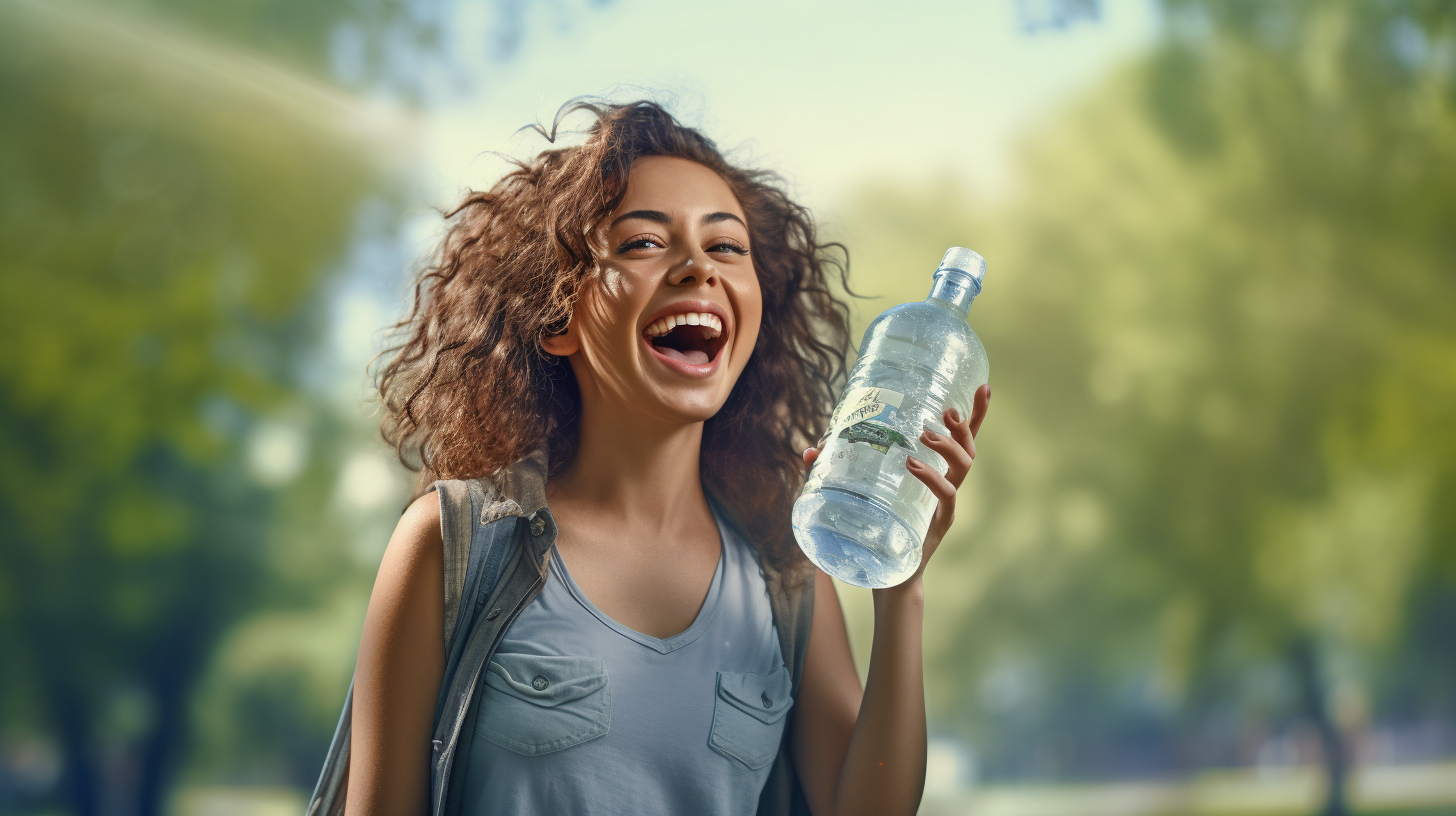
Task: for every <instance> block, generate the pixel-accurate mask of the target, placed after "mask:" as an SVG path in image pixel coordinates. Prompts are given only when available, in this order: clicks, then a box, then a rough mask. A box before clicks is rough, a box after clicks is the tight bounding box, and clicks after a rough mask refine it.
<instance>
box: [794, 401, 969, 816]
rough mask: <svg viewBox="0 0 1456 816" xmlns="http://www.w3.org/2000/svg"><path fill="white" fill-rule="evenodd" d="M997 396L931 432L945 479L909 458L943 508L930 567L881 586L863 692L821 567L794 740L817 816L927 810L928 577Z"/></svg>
mask: <svg viewBox="0 0 1456 816" xmlns="http://www.w3.org/2000/svg"><path fill="white" fill-rule="evenodd" d="M990 401H991V390H990V388H989V387H988V386H982V387H981V389H980V390H978V391H977V392H976V397H975V404H974V406H973V408H972V411H971V416H969V417H961V416H959V415H953V414H952V413H951V412H947V414H946V416H945V420H946V427H947V428H948V429H949V430H950V432H951V435H950V436H949V437H945V436H939V437H937V436H930V435H922V436H921V439H922V440H923V441H924V442H925V444H926V445H928V446H930V447H932V448H934V449H935V451H936V452H938V453H940V454H941V456H943V457H945V459H946V461H947V463H948V464H949V468H948V470H947V472H946V474H945V475H943V476H942V475H941V474H939V473H936V472H935V471H934V470H932V469H931V468H929V467H928V466H924V465H917V464H915V462H916V460H913V459H912V460H908V461H907V467H908V468H909V469H910V472H911V473H912V474H914V475H915V477H916V478H918V479H920V480H921V481H922V482H924V483H925V484H926V485H927V486H928V487H929V488H930V490H931V492H932V493H934V494H935V496H936V498H937V499H939V504H938V505H937V507H936V511H935V516H934V518H933V519H932V520H931V524H930V530H929V532H927V533H926V536H925V548H924V551H923V555H922V557H921V560H920V568H919V569H918V570H916V572H915V574H914V575H912V576H911V577H910V579H909V580H907V581H906V582H905V583H903V584H900V585H899V586H895V587H890V588H888V589H877V590H875V591H874V599H875V636H874V644H873V646H872V647H871V650H870V670H869V677H868V679H867V681H866V683H865V688H864V692H863V695H860V694H859V679H858V677H857V675H855V672H854V662H853V660H852V659H851V655H850V651H849V637H848V634H847V632H846V630H845V626H844V613H843V612H842V611H841V610H840V608H839V602H838V598H837V595H836V593H835V591H834V582H833V581H831V580H830V579H829V577H828V576H827V575H825V574H823V573H822V572H819V571H817V570H816V571H815V577H814V580H815V582H816V583H815V587H814V592H815V594H814V623H813V627H812V628H811V630H810V632H809V650H808V653H807V654H806V655H805V657H804V677H803V681H802V684H801V687H800V693H799V699H798V701H797V702H796V705H797V706H798V712H797V714H796V715H795V717H794V726H793V727H794V733H793V735H792V737H791V747H792V750H793V752H794V766H795V768H797V769H798V773H799V778H800V780H801V781H802V782H803V785H804V794H805V797H806V798H807V799H808V801H809V809H810V810H812V811H813V812H814V815H815V816H853V815H854V814H875V816H895V814H904V816H912V814H914V813H915V812H916V810H918V809H919V807H920V797H921V794H922V793H923V792H924V788H925V753H926V728H925V681H924V674H923V669H924V667H923V659H922V654H921V630H922V625H923V623H924V618H925V614H924V612H925V589H924V587H925V585H924V583H923V577H924V575H925V566H926V564H927V563H928V562H929V561H930V556H931V555H933V554H934V552H935V550H936V548H937V547H939V546H940V541H941V539H942V538H943V537H944V536H945V533H946V530H948V529H949V528H950V524H951V522H952V520H953V519H954V518H955V492H956V489H957V488H958V487H959V486H960V484H961V481H962V480H964V479H965V476H966V472H967V471H969V470H970V467H971V462H972V461H973V460H974V459H975V455H976V446H975V434H976V433H977V432H978V431H979V430H980V427H981V422H982V421H983V420H984V419H985V417H986V411H987V409H988V408H989V406H990ZM816 455H817V451H814V450H813V449H810V450H808V451H805V454H804V459H805V461H806V462H813V460H814V458H815V456H816Z"/></svg>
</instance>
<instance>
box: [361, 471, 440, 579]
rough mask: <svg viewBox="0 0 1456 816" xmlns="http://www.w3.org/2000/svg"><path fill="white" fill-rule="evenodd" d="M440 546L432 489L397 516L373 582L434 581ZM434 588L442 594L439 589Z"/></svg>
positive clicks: (437, 506) (436, 502) (437, 510)
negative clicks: (396, 522)
mask: <svg viewBox="0 0 1456 816" xmlns="http://www.w3.org/2000/svg"><path fill="white" fill-rule="evenodd" d="M441 545H442V539H441V535H440V500H439V497H438V496H437V495H435V494H434V493H433V492H431V493H426V494H425V495H423V496H420V497H419V498H417V499H415V500H414V501H413V502H410V506H409V507H407V508H406V509H405V511H404V513H403V514H402V515H401V516H400V518H399V524H397V525H396V526H395V528H394V535H392V536H390V538H389V546H387V547H386V548H385V550H384V559H383V560H382V561H381V562H380V564H379V577H378V578H377V579H376V580H375V583H376V585H379V584H385V585H390V584H393V585H400V584H420V583H425V584H429V585H433V584H434V583H437V582H438V581H439V580H440V578H439V576H440V573H441V571H442V570H443V568H444V561H445V556H444V551H443V547H442V546H441ZM400 588H404V587H400ZM416 588H417V589H418V590H426V589H427V588H428V587H426V586H419V587H416ZM436 591H437V592H438V593H441V594H443V588H441V589H439V590H436Z"/></svg>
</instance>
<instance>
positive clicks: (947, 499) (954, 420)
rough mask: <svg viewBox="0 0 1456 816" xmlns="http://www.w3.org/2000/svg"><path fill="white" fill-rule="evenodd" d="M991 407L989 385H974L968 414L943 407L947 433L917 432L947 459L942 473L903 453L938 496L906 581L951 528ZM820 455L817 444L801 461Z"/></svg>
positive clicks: (907, 464) (914, 577)
mask: <svg viewBox="0 0 1456 816" xmlns="http://www.w3.org/2000/svg"><path fill="white" fill-rule="evenodd" d="M990 407H991V386H990V385H989V384H988V385H983V386H981V387H980V388H977V389H976V394H975V397H974V399H973V400H972V402H971V415H970V416H966V417H963V416H961V415H960V412H958V411H956V409H954V408H947V409H945V413H944V414H943V416H942V419H943V420H944V421H945V427H946V429H947V430H948V431H950V435H949V436H946V435H943V434H938V433H935V432H934V431H931V430H930V429H928V428H927V429H926V430H925V431H924V432H922V433H921V434H920V441H921V443H923V444H924V445H925V446H926V447H928V448H930V449H931V450H933V451H935V452H936V453H938V454H940V456H941V458H943V459H945V461H946V465H947V468H946V472H945V475H941V474H940V473H938V472H936V470H935V469H934V468H932V467H930V466H929V465H927V464H926V463H924V462H922V461H921V460H919V459H916V458H914V457H906V459H905V467H906V469H907V470H909V471H910V473H911V474H913V475H914V476H915V478H917V479H919V480H920V481H922V482H924V483H925V486H926V487H928V488H930V492H931V493H933V494H935V497H936V498H937V499H939V500H940V501H939V504H937V505H936V508H935V515H934V516H931V518H930V529H928V530H926V532H925V543H924V545H923V548H922V549H921V555H920V568H919V569H917V570H916V571H915V574H914V575H912V576H910V578H909V580H907V581H906V582H905V583H906V584H913V583H918V582H919V581H920V578H921V576H923V575H924V574H925V565H926V563H927V562H929V561H930V556H932V555H934V554H935V551H936V549H938V548H939V547H940V542H941V539H943V538H944V537H945V533H946V531H947V530H949V529H950V525H951V522H953V521H955V503H956V491H957V490H958V489H959V488H960V486H961V482H963V481H965V478H966V474H967V473H969V472H970V470H971V465H972V464H973V463H974V462H975V461H976V434H977V433H979V432H980V430H981V423H982V422H984V421H985V420H986V412H987V411H988V410H989V409H990ZM818 456H819V449H818V448H809V449H808V450H806V451H804V464H805V465H812V464H813V463H814V460H815V459H817V458H818Z"/></svg>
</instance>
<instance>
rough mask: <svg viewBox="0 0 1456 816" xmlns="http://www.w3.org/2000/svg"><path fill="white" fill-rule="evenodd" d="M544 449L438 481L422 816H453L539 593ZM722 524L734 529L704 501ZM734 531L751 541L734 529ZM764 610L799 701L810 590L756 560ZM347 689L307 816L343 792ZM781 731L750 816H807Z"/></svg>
mask: <svg viewBox="0 0 1456 816" xmlns="http://www.w3.org/2000/svg"><path fill="white" fill-rule="evenodd" d="M546 462H547V455H546V450H545V449H544V448H538V449H537V450H535V451H533V452H532V453H531V454H530V455H528V456H527V457H525V458H524V459H522V460H521V461H519V462H517V463H516V464H515V465H513V466H512V467H510V468H508V469H507V470H506V471H504V472H503V473H502V474H501V475H500V476H499V477H498V478H496V479H494V480H491V481H485V480H479V479H471V480H468V481H460V480H446V481H438V482H435V484H434V485H433V486H432V487H431V489H432V490H435V491H437V492H438V493H439V495H440V533H441V537H442V539H443V542H444V556H445V576H444V577H445V631H444V638H445V654H446V663H445V674H444V679H443V682H442V683H441V688H440V696H439V699H438V701H437V703H436V705H435V728H434V734H433V738H432V740H431V744H430V812H431V816H458V814H459V810H460V800H461V796H460V794H461V791H462V790H463V787H464V785H463V782H464V780H463V776H464V775H463V774H454V773H452V771H453V770H454V769H455V768H456V767H457V765H458V766H459V767H461V768H463V767H464V761H465V757H464V756H462V754H463V753H464V752H466V751H468V750H469V746H470V743H471V738H472V736H473V733H472V732H473V728H474V724H475V720H476V717H475V707H476V705H477V704H478V702H479V697H480V694H479V692H480V687H481V685H482V684H483V683H484V680H483V677H482V674H483V668H484V666H485V665H486V663H487V662H488V661H489V660H490V657H491V655H493V654H494V652H495V649H496V646H497V645H498V644H499V643H500V640H501V636H502V635H503V634H504V632H505V630H506V628H507V627H509V626H510V624H511V621H513V620H514V619H515V617H516V615H517V614H519V613H520V611H521V610H522V609H524V608H525V606H526V604H527V603H529V602H530V601H531V599H532V598H534V597H535V595H536V593H537V592H539V591H540V589H541V587H542V585H543V583H544V577H545V574H546V573H545V560H546V557H547V555H548V554H549V553H550V551H551V547H552V545H553V544H554V543H555V541H556V522H555V520H554V519H553V518H552V516H551V511H550V509H549V508H548V507H547V506H546ZM708 500H709V501H710V502H713V504H714V507H715V509H717V510H718V511H719V512H720V513H721V514H722V515H723V516H724V518H726V519H728V520H729V522H730V523H733V521H732V516H731V515H730V514H728V513H727V512H726V509H725V508H724V507H723V506H722V504H721V502H718V501H717V500H716V499H715V498H714V497H713V496H712V494H711V492H710V493H709V494H708ZM735 529H736V532H737V533H738V534H739V535H740V536H744V538H745V540H750V541H751V539H748V538H747V537H746V535H745V534H744V533H743V531H742V529H741V527H739V526H738V525H736V524H735ZM759 566H760V567H761V568H762V569H763V572H764V580H765V582H766V583H767V586H768V592H769V602H770V606H771V607H772V609H773V618H774V628H775V630H776V631H777V633H778V637H779V645H780V648H781V650H782V652H783V658H784V665H785V666H786V667H788V669H789V672H790V676H791V695H792V696H793V698H794V699H798V695H799V682H800V679H801V677H802V675H803V667H804V655H805V653H806V652H807V651H808V647H809V632H810V627H811V625H812V621H813V610H814V583H813V581H812V580H801V581H793V580H790V576H785V575H783V574H781V573H780V572H778V571H777V570H775V569H774V568H773V566H772V565H771V564H769V563H768V562H765V561H763V560H762V559H760V564H759ZM352 704H353V684H352V683H350V686H349V693H348V696H346V697H345V699H344V710H343V714H342V715H341V716H340V718H339V726H338V728H337V729H336V730H335V732H334V738H333V741H332V743H331V744H330V746H329V752H328V755H327V757H326V759H325V760H324V767H323V771H322V773H321V774H320V775H319V781H318V785H317V786H316V787H315V788H314V792H313V796H311V797H310V798H309V807H308V811H307V816H343V813H344V795H345V791H346V789H347V785H348V773H349V739H350V715H351V711H352V707H353V705H352ZM797 708H798V707H797V706H794V707H793V708H791V709H790V711H789V714H788V717H789V718H790V727H787V728H785V729H784V736H783V739H782V740H781V742H780V744H779V749H778V754H777V756H776V757H775V758H774V760H773V769H772V770H771V771H770V773H769V777H768V780H767V782H766V783H765V784H764V788H763V792H762V794H761V796H760V797H759V803H758V811H757V812H758V816H809V806H808V803H807V801H806V800H805V798H804V792H803V789H802V787H801V786H800V784H799V779H798V775H797V774H796V773H795V772H794V768H793V763H792V760H791V758H790V756H789V734H790V732H791V730H792V718H793V716H794V714H793V712H794V711H795V710H796V709H797Z"/></svg>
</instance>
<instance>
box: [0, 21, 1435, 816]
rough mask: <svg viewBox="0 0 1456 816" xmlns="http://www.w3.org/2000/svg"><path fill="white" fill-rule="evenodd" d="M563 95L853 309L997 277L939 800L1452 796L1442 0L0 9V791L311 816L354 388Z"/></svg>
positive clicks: (1288, 809)
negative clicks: (452, 235)
mask: <svg viewBox="0 0 1456 816" xmlns="http://www.w3.org/2000/svg"><path fill="white" fill-rule="evenodd" d="M581 94H606V95H608V96H609V97H611V98H613V99H619V100H625V99H629V98H635V97H638V96H647V97H650V98H654V99H657V100H659V101H661V102H663V103H665V104H667V105H668V106H669V108H670V109H672V110H673V111H675V112H676V113H677V114H678V115H679V116H680V117H681V118H682V119H683V120H684V121H685V122H686V123H688V124H691V125H695V126H699V127H702V128H703V129H705V131H706V132H707V133H708V134H709V135H710V136H712V137H713V138H715V139H717V140H718V142H719V143H720V144H721V145H722V146H724V147H726V148H729V149H730V150H732V151H733V155H734V156H735V157H736V158H737V159H739V160H742V161H746V162H749V163H751V164H754V165H756V166H760V167H765V168H770V169H773V170H776V171H778V172H779V173H780V174H781V175H782V176H783V177H784V179H785V183H786V184H787V186H788V188H789V189H790V190H791V191H792V192H793V194H794V195H796V196H797V197H799V198H800V199H801V200H802V201H803V202H804V203H806V204H808V205H809V206H810V207H812V208H813V209H814V211H815V213H816V215H817V217H818V218H819V220H820V221H821V223H822V224H823V226H824V230H825V233H826V234H827V235H829V236H830V237H832V238H834V239H836V240H839V241H842V242H843V243H844V244H845V245H846V247H847V248H848V252H849V258H850V280H851V284H852V286H853V287H854V288H855V289H856V290H858V291H859V292H861V293H864V294H865V295H867V296H868V297H867V298H866V299H864V300H860V301H856V303H855V310H856V311H855V320H856V329H855V333H856V337H857V336H858V334H859V332H860V331H862V329H863V327H864V325H865V324H866V323H867V322H868V321H869V320H870V319H871V318H872V317H873V316H874V315H875V314H877V313H878V312H879V311H880V310H882V309H883V308H885V307H887V306H889V305H891V304H894V303H897V302H902V301H905V300H918V299H921V298H923V297H924V296H925V293H926V291H927V290H928V285H929V273H930V272H931V271H932V270H933V269H934V265H935V262H936V261H937V259H938V258H939V255H940V253H941V252H942V251H944V249H945V248H946V247H948V246H951V245H966V246H970V247H973V248H975V249H977V250H978V251H980V252H981V253H982V254H983V255H985V256H986V257H987V258H988V259H989V263H990V271H989V274H988V276H987V279H986V287H985V291H984V293H983V294H982V295H981V296H980V298H979V299H978V301H977V303H976V305H975V307H974V308H973V310H972V323H973V325H974V326H975V327H976V329H977V331H978V332H979V334H980V336H981V337H982V339H983V341H984V343H985V345H986V348H987V350H988V352H989V355H990V359H991V362H992V368H991V371H992V375H991V379H992V382H993V384H994V387H995V394H996V397H995V410H994V411H993V412H992V414H991V416H990V419H989V421H988V422H987V424H986V426H985V429H984V431H983V436H982V439H981V441H980V443H979V452H980V459H979V462H978V464H977V467H976V469H975V470H974V472H973V473H972V475H971V477H970V478H969V480H968V481H967V484H966V486H965V487H964V488H963V490H962V494H963V499H962V502H961V507H962V509H961V511H960V515H959V519H958V521H957V524H956V527H955V528H954V529H953V531H952V533H951V535H950V537H949V539H948V540H947V542H946V545H945V546H944V548H943V549H942V550H941V554H940V555H939V556H938V557H937V558H936V561H935V564H934V565H933V569H932V570H931V571H930V574H929V575H928V577H927V625H926V639H927V644H926V645H927V660H928V668H929V671H928V677H927V683H928V687H929V705H930V707H931V712H930V714H931V720H930V723H931V732H932V748H931V767H930V773H929V779H928V781H927V796H926V803H925V806H924V810H925V812H926V813H933V814H952V813H957V814H971V813H974V814H996V815H997V816H1060V814H1068V816H1070V815H1071V814H1077V815H1078V816H1089V815H1090V816H1099V814H1108V815H1109V816H1110V815H1111V814H1124V815H1126V816H1135V815H1138V814H1147V816H1175V814H1194V813H1207V814H1215V813H1220V814H1221V813H1230V814H1232V813H1249V814H1255V813H1257V814H1269V816H1273V814H1296V813H1314V812H1325V813H1330V814H1336V813H1341V812H1358V813H1376V812H1379V813H1385V814H1393V813H1399V814H1418V813H1419V814H1436V813H1456V495H1453V494H1456V447H1453V443H1456V428H1453V421H1452V420H1453V418H1456V412H1453V408H1456V4H1453V3H1451V2H1446V1H1445V0H1378V1H1377V0H1370V2H1357V0H1324V1H1323V2H1315V1H1314V0H1289V1H1288V2H1282V3H1262V2H1254V1H1253V0H1238V1H1234V0H1227V1H1225V2H1219V1H1218V0H1162V1H1161V2H1153V0H1100V2H1099V0H978V1H977V2H963V3H944V4H939V3H901V4H892V5H886V4H883V3H868V2H848V1H846V2H836V3H829V2H815V3H808V2H806V3H771V2H767V0H745V1H744V2H738V3H727V4H693V3H681V2H676V3H674V2H668V1H667V0H604V1H602V2H595V1H594V0H551V2H539V3H532V2H528V0H485V2H467V0H313V2H309V3H296V2H292V1H291V0H237V1H236V2H227V3H217V2H211V0H115V2H108V3H93V2H82V0H0V352H3V353H0V813H6V814H11V813H13V814H74V815H75V816H154V814H164V813H167V814H176V816H194V815H197V816H200V815H201V814H217V815H218V816H242V815H243V814H275V813H277V814H284V813H300V812H302V807H303V803H304V798H305V797H306V795H307V791H308V790H309V789H310V788H311V787H312V785H313V782H314V781H315V778H316V775H317V772H318V769H319V766H320V763H321V761H322V758H323V753H324V749H325V747H326V745H327V743H328V740H329V738H330V736H331V734H332V731H333V727H334V724H335V722H336V720H337V716H338V712H339V708H340V705H341V703H342V701H343V695H344V691H345V688H346V686H347V684H348V681H349V676H350V673H351V671H352V667H353V661H354V656H355V650H356V647H357V642H358V636H359V631H360V626H361V621H362V616H363V612H364V608H365V604H366V601H367V597H368V592H369V587H370V585H371V581H372V579H373V575H374V571H375V569H376V567H377V564H378V560H379V557H380V555H381V553H382V551H383V547H384V544H385V542H386V540H387V538H388V535H389V532H390V530H391V529H392V527H393V522H394V520H395V518H396V517H397V514H398V511H399V509H400V507H401V506H402V503H403V502H404V501H405V499H406V498H407V494H408V489H409V478H408V474H407V473H406V472H405V471H404V470H403V469H402V468H401V467H400V466H399V465H398V464H397V463H395V462H394V460H393V459H392V457H391V455H390V453H389V451H388V450H387V449H386V448H385V447H384V446H383V445H382V443H380V442H379V441H378V435H377V419H378V417H377V406H376V405H375V404H374V403H373V402H371V401H370V391H369V387H368V378H367V376H366V365H367V364H368V362H369V360H370V358H371V356H372V355H373V354H374V353H375V352H377V351H378V350H379V349H380V348H382V344H383V342H384V341H383V335H382V334H381V331H380V330H381V329H382V328H383V327H384V326H386V325H387V324H388V323H389V322H391V321H392V320H393V319H394V318H395V317H396V316H397V315H399V314H400V312H401V310H402V308H403V307H404V304H405V297H406V292H407V282H408V278H409V275H410V273H411V272H412V270H413V269H414V268H416V264H417V263H418V262H419V260H420V259H421V258H423V257H424V256H425V255H426V254H427V253H428V252H429V250H430V247H431V245H432V242H433V241H434V240H435V239H436V238H437V237H438V236H439V234H440V231H441V226H442V219H441V215H440V209H441V208H447V207H448V206H449V205H450V203H451V202H452V201H454V200H456V199H458V198H459V197H460V195H461V193H462V192H463V191H464V190H465V189H467V188H468V187H471V186H474V187H480V186H485V185H489V184H490V183H491V181H492V180H493V179H494V178H497V177H499V175H500V174H501V173H502V172H504V170H505V168H506V167H507V166H508V165H507V164H506V162H505V161H504V160H503V159H502V158H501V157H500V156H498V155H496V153H495V151H500V152H503V153H505V154H508V155H516V156H528V155H530V154H531V153H533V152H534V151H536V150H538V149H540V148H541V146H542V142H541V140H540V138H539V136H537V135H535V134H532V133H530V132H524V133H523V132H520V131H519V130H518V129H519V128H520V127H521V126H523V125H526V124H530V123H532V122H535V121H546V122H549V121H550V119H551V117H552V116H553V114H554V112H555V110H556V108H557V107H558V106H559V105H560V104H562V103H563V102H565V101H567V100H568V99H569V98H571V97H574V96H577V95H581ZM570 124H571V122H570V121H568V122H567V123H566V125H567V127H568V128H569V127H570ZM571 138H572V137H570V136H568V137H567V141H570V139H571ZM841 594H842V599H843V602H844V606H845V609H846V613H847V615H848V618H849V620H850V623H851V627H852V630H853V638H854V642H855V646H856V655H857V657H858V658H859V659H860V660H861V661H862V660H863V659H864V658H865V657H867V655H868V642H869V641H868V638H869V630H870V622H871V619H870V612H869V607H868V600H867V597H866V595H865V594H864V593H863V592H861V591H855V590H849V589H845V590H843V591H842V593H841ZM862 668H863V667H862Z"/></svg>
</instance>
